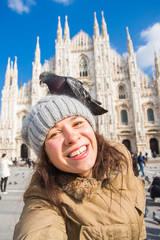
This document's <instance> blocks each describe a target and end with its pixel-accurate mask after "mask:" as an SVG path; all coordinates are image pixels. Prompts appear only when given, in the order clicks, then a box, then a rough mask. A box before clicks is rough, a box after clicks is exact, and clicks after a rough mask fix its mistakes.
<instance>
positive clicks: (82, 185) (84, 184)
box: [56, 173, 98, 201]
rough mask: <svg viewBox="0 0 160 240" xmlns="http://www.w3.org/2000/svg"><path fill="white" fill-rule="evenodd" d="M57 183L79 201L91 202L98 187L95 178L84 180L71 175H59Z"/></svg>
mask: <svg viewBox="0 0 160 240" xmlns="http://www.w3.org/2000/svg"><path fill="white" fill-rule="evenodd" d="M56 182H57V183H58V185H59V186H60V187H61V188H62V191H64V192H65V193H67V194H68V195H70V196H72V197H73V198H75V199H76V200H79V201H83V200H89V199H90V198H91V197H92V195H93V194H94V193H95V192H96V190H97V187H98V181H97V180H96V179H95V178H83V177H78V176H77V175H73V174H69V173H63V174H60V175H58V177H57V178H56Z"/></svg>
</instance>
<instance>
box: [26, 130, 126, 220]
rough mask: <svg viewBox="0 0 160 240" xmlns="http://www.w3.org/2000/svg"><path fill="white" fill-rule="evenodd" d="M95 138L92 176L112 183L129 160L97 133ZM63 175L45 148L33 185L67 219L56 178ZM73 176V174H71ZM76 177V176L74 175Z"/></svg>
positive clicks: (41, 154) (33, 178)
mask: <svg viewBox="0 0 160 240" xmlns="http://www.w3.org/2000/svg"><path fill="white" fill-rule="evenodd" d="M95 136H96V139H97V144H98V153H97V159H96V162H95V165H94V166H93V169H92V175H93V177H94V178H96V179H97V180H99V179H100V178H101V177H102V176H104V174H105V176H106V178H107V180H108V183H109V182H110V175H111V173H113V171H114V173H115V172H116V175H118V174H119V173H122V174H123V167H122V166H124V165H126V166H128V164H127V158H126V156H125V155H123V153H121V152H120V151H118V150H117V149H116V148H115V147H114V146H112V145H111V144H110V143H109V142H108V141H107V140H105V139H104V137H103V136H102V135H100V134H98V133H97V132H95ZM60 173H63V172H62V171H61V170H59V169H57V168H56V167H55V166H54V165H53V164H52V163H51V162H50V161H49V158H48V156H47V154H46V152H45V150H44V147H43V149H42V151H41V153H40V157H39V161H38V163H37V166H36V171H35V174H34V175H33V177H32V181H31V184H32V185H33V184H39V185H40V186H42V188H43V189H44V190H45V191H46V194H47V195H48V198H49V199H50V201H51V203H53V204H54V206H56V207H57V208H58V209H59V212H60V213H61V214H62V216H63V217H65V213H64V211H63V208H62V205H61V197H60V194H61V192H62V189H61V187H60V186H59V185H58V184H57V182H56V176H58V175H59V174H60ZM70 174H71V173H70ZM74 175H75V174H74Z"/></svg>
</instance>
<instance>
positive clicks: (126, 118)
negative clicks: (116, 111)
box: [121, 110, 128, 123]
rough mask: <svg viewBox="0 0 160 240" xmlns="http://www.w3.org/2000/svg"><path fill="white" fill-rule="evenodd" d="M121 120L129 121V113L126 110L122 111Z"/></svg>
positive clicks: (123, 121)
mask: <svg viewBox="0 0 160 240" xmlns="http://www.w3.org/2000/svg"><path fill="white" fill-rule="evenodd" d="M121 122H122V123H128V115H127V111H126V110H122V111H121Z"/></svg>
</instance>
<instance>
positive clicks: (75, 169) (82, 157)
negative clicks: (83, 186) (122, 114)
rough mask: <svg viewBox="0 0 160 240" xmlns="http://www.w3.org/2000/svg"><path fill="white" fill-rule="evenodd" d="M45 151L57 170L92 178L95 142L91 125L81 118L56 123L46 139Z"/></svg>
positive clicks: (70, 118) (73, 117)
mask: <svg viewBox="0 0 160 240" xmlns="http://www.w3.org/2000/svg"><path fill="white" fill-rule="evenodd" d="M45 151H46V153H47V155H48V157H49V160H50V161H51V163H52V164H53V165H54V166H55V167H57V168H58V169H60V170H62V171H64V172H70V173H76V174H79V175H81V176H84V177H91V176H92V167H93V166H94V164H95V161H96V157H97V140H96V137H95V134H94V131H93V129H92V127H91V125H90V124H89V123H88V121H87V120H85V119H84V118H83V117H79V116H71V117H68V118H65V119H64V120H62V121H60V122H58V123H57V124H56V125H55V126H54V127H53V128H52V129H51V130H50V131H49V133H48V135H47V137H46V140H45Z"/></svg>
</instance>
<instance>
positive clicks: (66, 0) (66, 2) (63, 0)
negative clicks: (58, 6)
mask: <svg viewBox="0 0 160 240" xmlns="http://www.w3.org/2000/svg"><path fill="white" fill-rule="evenodd" d="M73 1H74V0H53V2H56V3H63V4H64V5H69V4H71V3H72V2H73Z"/></svg>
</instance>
